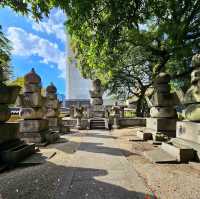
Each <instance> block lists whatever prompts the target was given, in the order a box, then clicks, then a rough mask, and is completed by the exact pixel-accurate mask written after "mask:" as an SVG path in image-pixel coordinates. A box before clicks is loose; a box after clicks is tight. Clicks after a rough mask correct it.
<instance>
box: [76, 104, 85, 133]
mask: <svg viewBox="0 0 200 199" xmlns="http://www.w3.org/2000/svg"><path fill="white" fill-rule="evenodd" d="M83 110H84V109H83V107H76V108H75V115H74V116H75V118H77V123H76V128H77V129H78V130H81V129H82V125H81V118H82V117H83Z"/></svg>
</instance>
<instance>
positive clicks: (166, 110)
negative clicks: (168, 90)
mask: <svg viewBox="0 0 200 199" xmlns="http://www.w3.org/2000/svg"><path fill="white" fill-rule="evenodd" d="M150 115H151V117H154V118H174V117H176V115H177V114H176V110H175V109H174V108H173V107H152V108H151V109H150Z"/></svg>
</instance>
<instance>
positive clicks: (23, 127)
mask: <svg viewBox="0 0 200 199" xmlns="http://www.w3.org/2000/svg"><path fill="white" fill-rule="evenodd" d="M46 129H48V121H47V120H44V119H43V120H23V121H20V132H21V133H32V132H39V131H43V130H46Z"/></svg>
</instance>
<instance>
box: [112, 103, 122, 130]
mask: <svg viewBox="0 0 200 199" xmlns="http://www.w3.org/2000/svg"><path fill="white" fill-rule="evenodd" d="M111 110H112V112H113V125H112V127H113V129H119V128H120V124H119V118H120V112H121V107H120V106H118V104H117V102H115V104H114V106H113V107H112V109H111Z"/></svg>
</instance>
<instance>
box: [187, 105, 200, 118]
mask: <svg viewBox="0 0 200 199" xmlns="http://www.w3.org/2000/svg"><path fill="white" fill-rule="evenodd" d="M184 118H185V119H187V120H189V121H200V104H190V105H188V106H187V107H186V109H185V110H184Z"/></svg>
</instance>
